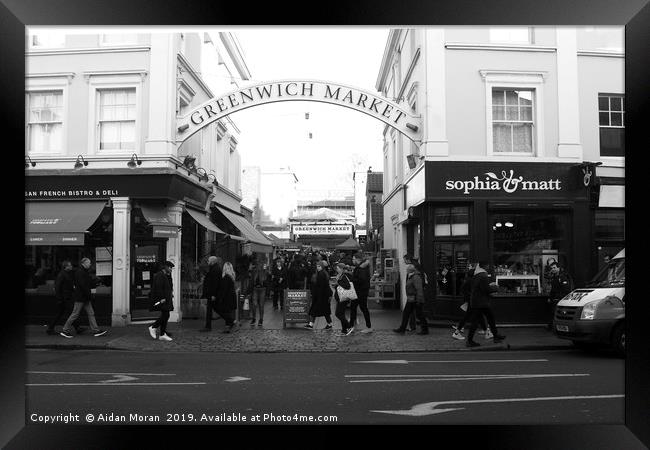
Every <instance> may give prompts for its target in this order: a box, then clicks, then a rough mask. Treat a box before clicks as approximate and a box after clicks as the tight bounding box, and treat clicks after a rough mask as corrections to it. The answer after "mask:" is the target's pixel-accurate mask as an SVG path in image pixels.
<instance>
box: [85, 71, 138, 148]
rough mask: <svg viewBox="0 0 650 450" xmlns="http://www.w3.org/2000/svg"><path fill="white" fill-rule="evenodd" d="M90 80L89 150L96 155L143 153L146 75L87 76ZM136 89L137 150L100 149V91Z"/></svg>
mask: <svg viewBox="0 0 650 450" xmlns="http://www.w3.org/2000/svg"><path fill="white" fill-rule="evenodd" d="M86 78H87V80H88V89H89V92H88V98H89V102H88V126H89V127H90V129H89V132H88V149H89V154H94V155H125V154H132V153H136V154H140V153H141V152H142V142H141V141H142V131H141V127H142V125H143V118H142V109H143V105H142V88H143V82H144V81H143V79H144V73H140V74H126V75H125V74H104V75H92V74H91V75H86ZM133 88H135V103H136V104H135V148H133V149H129V150H100V149H99V137H100V136H99V101H98V100H99V91H102V90H106V89H133Z"/></svg>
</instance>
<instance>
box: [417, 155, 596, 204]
mask: <svg viewBox="0 0 650 450" xmlns="http://www.w3.org/2000/svg"><path fill="white" fill-rule="evenodd" d="M425 177H426V196H427V198H428V199H432V198H445V197H447V198H448V197H454V198H466V199H471V198H517V197H524V198H539V199H543V198H556V199H559V198H562V199H569V198H571V199H580V198H586V192H585V188H584V186H583V184H582V176H581V173H579V169H576V167H574V165H573V164H561V163H519V162H517V163H514V162H513V163H508V162H502V163H492V162H484V163H478V162H460V161H450V162H447V163H441V162H438V163H435V164H434V163H427V165H426V173H425Z"/></svg>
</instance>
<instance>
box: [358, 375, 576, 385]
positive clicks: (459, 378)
mask: <svg viewBox="0 0 650 450" xmlns="http://www.w3.org/2000/svg"><path fill="white" fill-rule="evenodd" d="M586 376H589V374H567V375H562V374H557V375H506V376H492V377H490V376H487V377H486V376H475V377H469V376H464V377H455V378H402V379H386V380H351V381H350V383H385V382H388V383H391V382H392V383H394V382H398V383H402V382H409V381H469V380H509V379H524V378H553V377H586Z"/></svg>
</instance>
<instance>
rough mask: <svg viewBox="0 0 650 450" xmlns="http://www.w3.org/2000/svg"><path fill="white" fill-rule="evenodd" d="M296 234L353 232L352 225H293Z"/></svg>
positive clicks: (340, 233)
mask: <svg viewBox="0 0 650 450" xmlns="http://www.w3.org/2000/svg"><path fill="white" fill-rule="evenodd" d="M292 232H293V234H295V235H305V234H315V235H328V234H329V235H348V234H352V225H293V226H292Z"/></svg>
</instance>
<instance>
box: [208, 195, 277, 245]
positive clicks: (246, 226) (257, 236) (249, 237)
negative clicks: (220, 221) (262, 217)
mask: <svg viewBox="0 0 650 450" xmlns="http://www.w3.org/2000/svg"><path fill="white" fill-rule="evenodd" d="M217 210H219V212H220V213H221V214H223V215H224V216H225V217H226V219H228V221H229V222H230V223H232V224H233V226H235V228H237V229H238V230H239V231H241V233H242V234H243V235H244V239H243V240H244V241H246V242H250V243H251V244H256V245H255V246H254V248H253V246H251V249H252V251H257V252H258V253H267V252H271V251H273V242H272V241H271V240H270V239H269V238H267V237H266V236H264V235H263V234H262V233H260V232H259V231H258V230H256V229H255V228H254V227H253V225H251V224H250V222H248V220H246V218H245V217H243V216H240V215H238V214H236V213H234V212H231V211H228V210H227V209H224V208H221V207H219V206H217ZM240 239H241V238H240Z"/></svg>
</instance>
